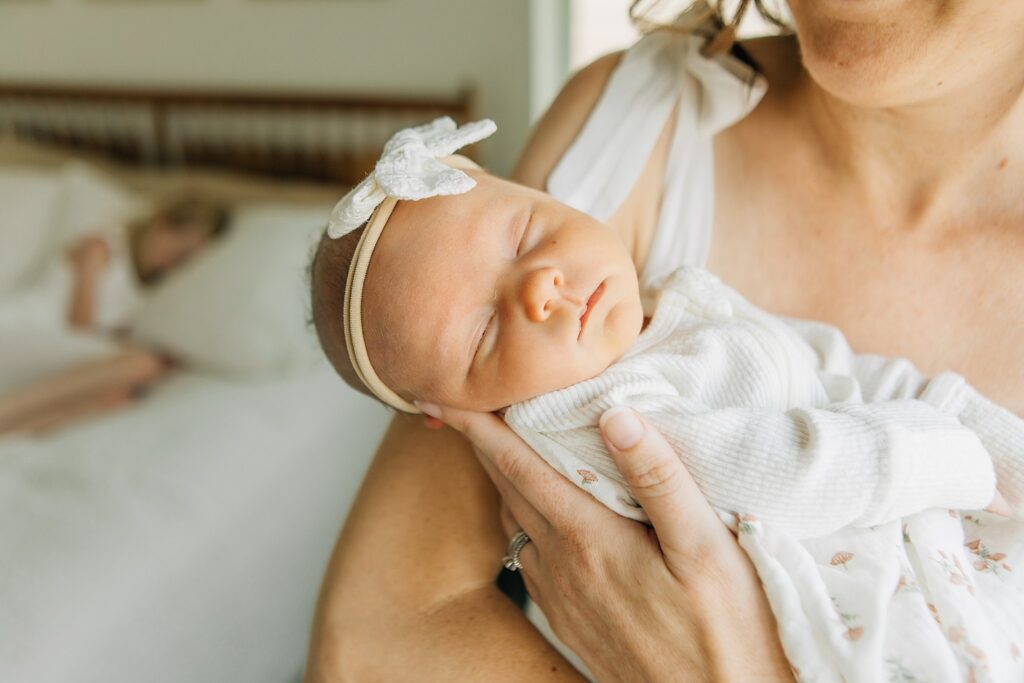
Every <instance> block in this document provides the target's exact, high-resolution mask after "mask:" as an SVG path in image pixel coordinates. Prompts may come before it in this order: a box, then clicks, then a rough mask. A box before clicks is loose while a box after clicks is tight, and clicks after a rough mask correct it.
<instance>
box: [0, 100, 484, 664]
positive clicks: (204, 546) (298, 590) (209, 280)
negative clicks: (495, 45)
mask: <svg viewBox="0 0 1024 683" xmlns="http://www.w3.org/2000/svg"><path fill="white" fill-rule="evenodd" d="M469 105H470V99H469V98H468V96H466V95H464V94H463V95H459V96H457V97H455V98H436V99H433V100H431V99H422V100H416V101H408V100H394V99H376V100H375V99H372V98H365V97H360V98H349V97H326V96H323V95H316V96H313V95H309V96H299V95H295V94H290V95H288V96H286V97H284V96H280V95H272V94H271V95H268V94H254V93H239V94H234V95H232V94H223V93H222V94H220V95H214V94H209V93H181V92H132V91H95V92H93V91H89V90H83V89H80V88H53V87H48V88H39V87H31V88H30V87H26V86H17V87H15V86H2V85H0V135H5V136H6V137H5V138H4V141H3V142H0V186H2V185H3V174H4V173H7V174H8V175H9V176H15V177H17V178H21V179H22V180H24V179H25V178H30V179H35V180H34V181H33V182H36V181H38V182H37V185H36V186H32V187H35V188H36V190H37V191H38V192H37V194H38V196H35V195H32V192H29V191H28V190H26V189H25V188H28V187H30V185H31V183H29V184H26V185H24V187H21V186H18V187H15V188H14V189H11V188H10V187H9V188H8V191H9V192H13V193H16V195H17V199H18V200H19V201H20V202H21V206H22V208H21V218H23V219H24V220H20V221H19V222H17V223H16V224H15V223H11V222H10V221H9V222H8V227H7V228H4V229H6V230H8V233H9V234H6V235H5V234H0V240H3V239H8V243H10V240H11V239H14V236H13V234H12V233H10V231H12V230H22V231H25V230H27V228H26V225H28V224H29V223H31V221H29V220H28V219H27V218H25V216H30V217H31V216H34V217H35V218H34V220H43V218H46V217H47V216H48V218H47V220H49V221H51V223H52V221H53V220H54V219H53V215H51V214H54V212H58V213H60V212H63V214H62V215H63V216H64V220H65V221H66V220H68V219H69V218H68V217H69V216H74V217H78V218H81V216H82V215H83V214H87V213H88V212H89V211H102V210H104V209H105V208H106V209H109V207H110V205H111V202H113V203H114V204H116V203H117V200H116V197H117V192H118V190H117V189H111V188H114V187H115V186H118V187H120V188H121V189H122V191H124V192H127V193H130V194H132V195H133V196H135V195H138V194H145V193H152V192H159V191H161V190H163V189H166V188H167V187H171V186H175V185H181V184H182V183H189V184H195V183H205V184H206V185H207V186H209V187H215V188H218V191H220V192H221V193H222V194H223V195H224V196H226V197H230V199H231V201H232V202H233V203H234V205H235V207H236V209H237V210H236V213H235V219H234V220H236V221H238V222H239V223H240V224H239V225H237V226H235V227H234V229H233V230H232V232H231V233H230V234H231V235H233V237H231V238H230V239H228V240H226V243H225V245H223V248H221V247H218V249H219V251H217V253H216V255H215V256H211V257H210V258H209V259H208V261H207V262H206V263H205V264H204V263H199V264H197V265H196V267H195V269H194V272H191V271H190V273H189V283H190V284H189V283H186V284H185V285H180V286H179V287H178V291H171V292H170V293H169V294H164V293H161V292H158V293H157V296H163V299H161V300H160V306H161V307H158V312H157V313H153V314H152V315H151V316H150V317H151V320H150V322H149V323H148V327H149V329H148V332H147V334H149V335H150V336H151V341H153V342H154V343H158V344H163V345H168V346H170V347H173V348H175V349H177V350H180V352H181V354H183V355H184V356H186V357H187V358H188V359H189V361H190V362H189V363H188V367H189V368H190V369H189V370H185V371H181V372H178V373H177V374H176V375H175V376H173V377H172V378H171V379H169V380H167V381H165V382H164V383H162V384H161V385H159V386H158V387H157V388H156V389H155V390H154V391H153V392H152V394H150V395H148V396H147V397H146V398H145V399H144V400H143V401H141V402H140V403H139V404H138V405H137V406H135V407H133V408H131V409H129V410H127V411H124V412H119V413H116V414H111V415H109V416H106V417H102V418H99V419H95V420H91V421H85V422H81V423H78V424H74V425H72V426H68V427H65V428H63V429H60V430H58V431H55V432H52V433H48V434H45V435H42V436H34V437H31V438H25V437H19V438H14V439H10V438H8V439H5V440H2V441H0V681H12V682H14V681H18V682H21V681H24V682H26V683H27V682H31V683H71V682H74V683H92V682H97V683H98V682H100V681H102V682H103V683H118V682H120V681H125V682H127V681H132V682H133V683H134V682H138V681H146V682H147V683H162V682H164V681H167V682H168V683H169V682H171V681H175V682H178V681H189V682H191V683H202V682H206V681H209V682H211V683H212V682H215V681H216V682H218V683H225V682H230V681H247V682H265V683H284V682H286V681H292V682H294V681H297V680H298V679H299V677H300V676H301V669H302V663H303V660H304V657H305V647H306V638H307V635H308V626H309V622H310V619H311V616H312V609H313V605H314V601H315V597H316V593H317V590H318V587H319V581H320V578H321V575H322V572H323V569H324V567H325V563H326V560H327V557H328V555H329V553H330V550H331V547H332V545H333V542H334V540H335V538H336V535H337V532H338V530H339V528H340V525H341V523H342V521H343V519H344V516H345V514H346V511H347V510H348V507H349V505H350V502H351V500H352V497H353V495H354V493H355V491H356V489H357V487H358V485H359V482H360V480H361V479H362V476H363V474H364V471H365V468H366V467H367V464H368V462H369V458H370V456H371V453H372V450H373V449H374V447H375V446H376V443H377V442H378V440H379V438H380V434H381V432H382V430H383V428H384V426H385V424H386V421H387V419H388V414H387V413H386V411H384V410H383V409H382V408H380V407H379V406H377V405H376V404H374V403H373V402H371V401H369V400H367V399H365V398H364V397H362V396H359V395H357V394H355V393H354V392H352V391H350V390H349V389H347V388H346V387H345V386H344V385H343V384H342V383H341V382H340V381H339V380H338V379H337V378H336V377H335V376H334V375H333V372H331V371H330V369H329V368H328V367H327V366H326V364H325V363H323V362H322V361H320V360H319V359H318V358H317V356H316V353H315V348H313V344H312V340H311V339H310V333H309V331H308V329H307V328H306V326H305V315H306V312H305V311H306V309H305V302H304V300H303V296H304V295H303V287H304V281H303V274H302V272H301V271H302V266H303V265H304V263H305V261H306V259H307V258H308V249H309V246H310V244H311V243H312V240H313V239H315V236H316V234H317V232H318V231H319V229H320V228H321V227H322V221H323V217H324V216H325V215H326V210H327V209H328V208H329V207H330V204H331V202H332V201H333V200H334V199H335V198H336V197H337V196H338V195H339V194H340V192H342V191H343V189H344V187H345V186H346V185H347V184H349V183H351V182H352V181H353V180H355V179H356V177H355V176H358V174H359V173H361V172H363V170H365V160H366V159H368V158H370V156H369V152H368V150H370V149H371V148H372V147H373V146H374V145H377V144H379V142H380V141H381V138H382V137H383V136H384V135H386V134H387V128H388V126H391V125H394V126H398V125H405V124H406V123H408V122H411V121H414V120H424V119H428V118H430V117H431V116H432V115H435V114H439V113H440V114H449V115H453V116H455V117H456V118H459V119H466V118H468V117H469V113H470V112H469ZM247 111H248V112H250V113H252V112H259V116H262V117H263V118H262V119H260V120H261V121H263V124H261V125H260V126H256V127H255V128H254V129H253V131H251V135H252V138H251V139H249V140H248V141H245V140H243V139H242V137H241V136H240V135H239V134H238V130H236V129H237V127H238V126H237V125H234V126H233V125H227V126H226V125H225V124H224V121H226V120H229V119H230V117H235V119H236V120H238V121H245V120H247V116H246V113H245V112H247ZM96 112H106V113H105V115H103V116H98V115H97V113H96ZM211 112H212V113H211ZM339 112H340V114H339ZM272 114H273V116H277V117H278V118H277V119H276V121H277V123H274V124H273V125H269V124H266V121H269V120H271V119H273V116H271V115H272ZM203 115H206V116H210V117H213V118H211V119H210V120H208V121H206V123H205V124H203V123H202V122H201V121H200V119H202V116H203ZM229 115H230V116H229ZM252 115H253V116H256V114H255V113H254V114H252ZM335 115H340V116H341V117H342V119H341V120H342V121H343V122H347V123H345V125H341V124H338V123H337V122H335V123H331V122H330V119H331V117H332V116H335ZM226 116H227V117H228V118H224V117H226ZM217 117H220V119H218V118H217ZM360 117H361V118H360ZM314 120H315V121H319V123H318V124H317V125H321V126H325V127H324V128H316V126H314V125H313V124H310V123H309V122H310V121H314ZM76 121H77V122H78V123H76ZM218 121H219V123H218ZM296 121H298V122H299V123H298V124H297V123H296ZM111 122H114V123H111ZM300 124H301V125H300ZM76 126H77V127H76ZM275 126H278V127H280V128H281V129H282V130H285V131H290V132H280V131H277V130H276V128H275ZM310 126H312V128H311V127H310ZM332 126H333V128H332ZM345 126H349V128H346V127H345ZM352 126H355V127H356V128H358V129H359V130H360V131H362V132H361V133H359V134H358V135H357V134H355V133H353V130H352V128H351V127H352ZM228 130H231V132H232V135H231V136H230V137H229V136H227V134H226V132H225V131H228ZM328 130H333V131H334V132H333V133H328V132H326V131H328ZM275 131H276V132H275ZM296 131H299V132H296ZM311 131H312V132H311ZM317 131H320V132H317ZM318 135H322V136H323V139H324V140H325V141H327V142H325V143H324V145H323V146H318V145H317V144H315V142H316V140H317V139H318V138H317V136H318ZM289 136H292V137H291V138H289ZM296 136H297V137H296ZM311 136H312V137H311ZM26 139H31V140H32V142H30V143H26V142H25V140H26ZM289 139H291V140H292V142H291V143H288V142H287V141H288V140H289ZM296 141H298V142H296ZM311 141H312V142H311ZM40 142H42V143H44V144H43V145H40ZM328 142H329V143H330V144H328ZM289 144H291V146H290V147H289ZM69 150H73V151H74V153H75V156H77V157H78V158H79V159H81V158H83V157H84V158H85V159H87V160H88V163H87V164H85V165H83V162H81V161H70V162H69V160H68V156H69ZM112 159H114V160H112ZM275 159H276V160H277V162H278V163H275V161H274V160H275ZM282 159H287V160H288V161H287V163H284V162H282V161H281V160H282ZM304 160H305V161H304ZM211 167H213V168H217V169H218V170H214V171H211V170H210V168H211ZM69 169H70V170H69ZM239 169H241V170H244V171H247V172H248V173H249V174H250V175H248V176H245V177H243V176H239V175H237V172H238V171H239ZM268 171H273V172H274V175H275V176H282V175H287V176H288V177H289V178H291V181H289V182H283V181H281V180H280V179H279V178H275V179H274V180H268V179H267V177H266V174H267V172H268ZM254 173H255V174H262V177H258V176H257V175H253V174H254ZM69 177H73V178H77V180H74V181H71V180H68V178H69ZM83 178H85V180H83ZM42 179H49V181H50V182H52V183H53V184H54V188H58V189H54V188H50V189H51V190H52V191H51V192H50V194H49V195H47V194H46V192H45V191H44V190H43V189H40V188H42V185H40V184H39V183H43V180H42ZM296 181H297V182H296ZM311 181H315V182H311ZM25 182H28V181H25ZM72 182H74V183H77V185H75V187H76V188H78V189H77V193H78V194H77V195H75V194H74V193H72V194H70V195H69V194H68V192H70V191H69V190H68V189H67V187H68V184H69V183H72ZM104 184H107V185H109V187H107V190H104V189H103V188H102V186H103V185H104ZM61 187H63V188H64V189H63V190H60V189H59V188H61ZM83 187H85V188H87V189H86V190H83V189H82V188H83ZM90 187H91V188H92V189H91V190H89V189H88V188H90ZM19 188H20V189H19ZM105 191H107V195H109V196H104V192H105ZM62 192H63V194H61V193H62ZM0 194H2V187H0ZM58 195H59V196H60V197H61V199H60V201H57V197H58ZM47 197H49V201H50V202H51V203H53V204H54V205H55V206H58V205H59V206H60V207H62V208H60V209H57V208H54V207H53V206H49V205H46V204H45V200H46V198H47ZM69 197H70V198H69ZM98 197H101V198H99V199H98ZM111 197H114V198H115V199H111ZM33 198H34V199H33ZM76 201H77V202H78V204H75V206H76V207H77V208H76V209H75V210H74V211H69V210H68V205H69V202H70V203H72V204H73V203H74V202H76ZM33 202H35V203H33ZM14 204H17V202H15V203H14ZM7 206H8V207H9V211H14V210H15V209H13V208H10V206H13V205H11V204H9V205H7ZM83 207H84V208H83ZM33 211H35V212H36V213H32V212H33ZM37 214H38V215H37ZM9 217H10V216H9ZM40 217H43V218H40ZM0 218H2V214H0ZM11 225H13V226H14V227H10V226H11ZM2 227H3V221H2V220H0V228H2ZM38 233H39V231H38V230H33V231H32V232H26V233H25V234H24V235H21V236H18V237H17V239H18V240H19V241H18V244H19V245H27V244H29V243H30V242H32V241H33V240H35V241H36V242H39V243H40V244H42V245H43V246H40V247H39V249H40V250H45V240H41V239H38V238H39V234H38ZM25 248H26V249H27V248H28V247H27V246H26V247H25ZM9 256H10V254H8V257H9ZM203 258H206V257H203ZM261 259H262V260H261ZM8 260H10V259H9V258H8ZM22 260H23V261H25V260H26V259H22ZM27 260H28V261H31V259H27ZM199 260H200V259H197V261H199ZM30 266H31V264H29V265H28V266H25V268H24V269H27V270H26V272H29V271H30V270H31V267H30ZM257 266H258V267H257ZM0 270H2V273H0V275H2V277H0V290H2V288H3V285H4V278H6V279H7V281H8V282H7V283H6V284H7V285H9V289H11V290H12V291H14V290H17V286H18V282H19V281H25V280H26V279H30V277H29V275H26V274H25V273H16V272H15V268H14V266H12V265H11V264H9V263H6V262H5V261H4V256H3V254H0ZM224 273H230V274H231V277H230V278H228V279H227V281H226V280H225V278H224ZM275 278H276V279H275ZM183 279H184V278H183ZM268 280H269V284H268V282H267V281H268ZM275 283H277V284H275ZM280 283H284V284H280ZM168 286H169V287H170V283H169V285H168ZM189 288H191V289H189ZM204 291H205V292H208V294H207V295H204V296H198V297H197V294H196V292H204ZM154 298H156V297H154ZM243 301H244V304H243V303H240V302H243ZM147 305H148V304H147ZM225 306H230V307H233V308H232V310H237V311H240V312H239V313H237V314H236V315H234V316H231V318H230V319H229V320H227V321H225V320H224V314H223V311H224V307H225ZM11 310H17V309H11ZM33 325H36V323H34V322H31V321H26V320H19V318H18V314H17V313H12V314H10V315H8V317H7V319H6V320H4V319H3V316H2V315H0V375H5V376H0V386H2V385H3V382H4V381H5V380H6V381H8V382H11V381H14V378H15V375H16V374H17V372H16V370H17V369H18V368H21V369H22V370H23V369H24V368H25V367H27V362H25V361H20V362H19V361H17V360H16V355H17V354H18V353H20V351H18V348H17V347H18V346H19V344H20V345H21V346H22V347H25V348H29V347H30V348H31V349H32V350H33V351H35V353H36V355H37V356H38V357H40V358H43V361H39V362H42V363H44V364H46V363H50V361H49V360H46V353H49V351H48V349H51V348H55V349H58V351H59V353H57V354H56V356H55V358H59V359H61V360H60V362H65V363H67V362H71V360H74V359H78V358H88V357H93V356H94V355H96V354H103V353H105V352H106V351H107V349H105V347H104V344H105V343H104V342H101V341H96V340H94V339H88V340H87V339H70V340H69V339H66V338H60V339H58V340H56V341H54V340H49V341H48V337H47V335H48V333H47V332H46V329H45V328H44V327H42V326H39V327H33ZM5 326H6V327H5ZM5 330H6V333H5ZM268 330H277V331H283V332H284V334H283V335H281V334H276V333H275V334H269V333H268V332H267V331H268ZM268 338H269V339H268ZM19 339H20V340H21V341H20V342H18V340H19ZM254 339H260V340H262V341H261V343H259V344H256V343H254V342H253V340H254ZM50 341H53V343H52V344H51V343H50ZM68 344H70V346H71V347H73V348H72V350H71V352H70V353H69V352H68V350H67V349H66V348H64V345H68ZM76 354H77V355H76ZM4 357H6V359H7V361H8V364H7V368H8V369H7V371H6V373H5V371H4V370H3V367H4V365H3V362H2V361H3V358H4ZM12 359H15V361H14V362H11V361H12ZM69 359H71V360H69ZM37 361H38V358H37ZM54 362H57V361H54Z"/></svg>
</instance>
